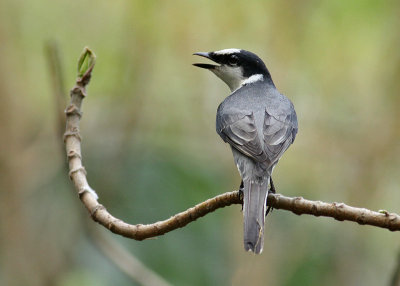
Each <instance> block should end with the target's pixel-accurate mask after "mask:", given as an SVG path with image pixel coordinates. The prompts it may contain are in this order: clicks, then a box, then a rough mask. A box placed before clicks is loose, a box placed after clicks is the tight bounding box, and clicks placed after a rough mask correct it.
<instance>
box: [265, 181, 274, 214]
mask: <svg viewBox="0 0 400 286" xmlns="http://www.w3.org/2000/svg"><path fill="white" fill-rule="evenodd" d="M269 184H270V188H269V190H268V194H269V193H271V194H276V189H275V186H274V182H273V181H272V177H271V179H270V182H269ZM266 207H267V210H266V211H265V216H267V215H268V214H269V213H270V212H271V213H272V211H273V209H274V208H273V207H270V206H266Z"/></svg>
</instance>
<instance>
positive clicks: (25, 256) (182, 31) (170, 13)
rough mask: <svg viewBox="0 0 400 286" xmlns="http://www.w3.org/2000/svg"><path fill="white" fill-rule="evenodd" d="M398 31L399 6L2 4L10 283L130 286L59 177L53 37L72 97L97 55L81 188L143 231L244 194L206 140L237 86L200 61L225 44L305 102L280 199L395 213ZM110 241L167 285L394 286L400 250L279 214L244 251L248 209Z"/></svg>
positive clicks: (40, 0) (346, 229)
mask: <svg viewBox="0 0 400 286" xmlns="http://www.w3.org/2000/svg"><path fill="white" fill-rule="evenodd" d="M399 27H400V2H399V1H372V0H368V1H367V0H365V1H364V0H363V1H361V0H357V1H344V0H340V1H311V0H310V1H295V0H290V1H256V0H254V1H246V2H243V1H183V0H178V1H121V0H117V1H93V0H82V1H49V0H37V1H23V0H20V1H11V0H3V1H1V2H0V43H1V44H0V100H1V104H0V128H1V132H0V142H1V148H0V156H1V157H0V217H1V225H0V284H1V285H60V286H69V285H127V284H129V283H130V284H131V285H135V283H132V282H131V281H130V280H129V278H127V277H126V276H125V275H124V274H122V273H121V272H120V271H119V270H118V269H117V268H116V267H115V266H114V265H113V264H112V263H110V262H109V261H108V259H107V258H105V257H104V256H103V255H102V253H101V252H100V251H99V250H98V249H97V247H96V246H94V243H93V237H92V236H90V235H89V233H88V225H89V226H92V227H93V223H92V222H90V219H89V216H88V215H87V213H86V210H85V209H84V208H83V206H82V205H81V203H80V202H79V200H78V199H77V196H76V195H75V193H74V192H73V191H72V190H71V184H70V183H69V181H68V179H67V175H66V172H65V170H64V165H63V164H64V161H65V158H64V157H65V156H64V154H63V152H62V148H61V146H60V138H59V136H58V132H59V130H57V124H56V120H57V112H56V105H55V96H54V92H53V88H52V83H51V77H50V72H49V68H48V63H47V61H46V60H47V59H46V56H47V54H46V50H45V46H46V44H47V43H48V42H49V41H55V42H57V43H58V45H59V47H60V51H61V55H62V63H63V70H64V79H65V83H66V88H65V92H66V94H67V90H68V88H70V87H71V86H72V84H73V82H74V77H75V74H76V72H75V70H76V62H77V57H78V55H79V54H80V51H81V50H82V48H83V47H84V46H86V45H87V46H89V47H91V48H92V49H93V50H94V51H95V52H96V54H97V56H98V61H97V65H96V68H95V72H94V76H93V80H92V82H91V84H90V87H89V96H88V98H87V99H86V100H85V103H84V107H83V111H84V117H83V121H82V126H81V127H82V128H81V129H82V134H83V136H84V137H83V154H84V164H85V166H86V168H87V170H88V173H89V175H88V178H89V182H90V183H91V185H92V187H93V188H95V189H96V190H97V192H98V193H99V195H100V202H101V203H103V204H104V205H106V206H107V208H108V210H109V211H110V212H111V213H112V214H114V215H116V216H117V217H121V218H122V219H124V220H126V221H128V222H131V223H150V222H154V221H156V220H160V219H164V218H166V217H169V216H171V215H173V214H175V213H176V212H178V211H181V210H184V209H186V208H188V207H190V206H192V205H194V204H195V203H198V202H200V201H202V200H204V199H206V198H209V197H211V196H214V195H217V194H219V193H222V192H225V191H230V190H233V189H236V188H237V187H238V184H239V176H238V174H237V171H236V169H235V166H234V164H233V163H232V157H231V152H230V150H229V148H228V146H227V145H225V144H223V143H222V141H221V140H220V139H219V138H218V136H217V135H216V133H215V131H214V122H215V112H216V108H217V106H218V104H219V102H221V101H222V100H223V98H224V97H225V96H226V95H228V93H229V91H228V89H227V87H226V86H225V85H224V84H223V82H222V81H220V80H218V79H217V78H215V76H214V75H212V74H211V73H207V72H205V71H204V70H199V69H196V68H194V67H192V66H191V63H193V62H195V61H199V59H197V58H195V57H193V56H192V55H191V54H192V53H193V52H196V51H211V50H218V49H223V48H230V47H237V48H244V49H248V50H251V51H254V52H255V53H257V54H258V55H259V56H260V57H261V58H263V59H264V60H265V62H266V64H267V66H268V67H269V69H270V71H271V73H272V76H273V79H274V81H275V84H276V86H277V87H278V89H279V90H280V91H281V92H282V93H284V94H286V95H287V96H288V97H290V98H291V100H292V101H293V102H294V104H295V106H296V110H297V114H298V117H299V126H300V130H299V134H298V137H297V139H296V142H295V144H294V145H293V146H292V147H291V148H290V149H289V150H288V152H287V153H286V154H285V156H284V158H283V159H282V160H281V161H280V163H279V166H278V168H276V170H275V173H274V181H275V182H276V185H277V188H278V191H279V192H282V193H284V194H285V195H289V196H304V197H306V198H308V199H313V200H323V201H339V202H346V203H347V204H350V205H354V206H362V207H366V208H370V209H374V210H378V209H387V210H389V211H394V212H397V213H400V207H399V201H400V192H399V186H400V176H399V172H400V167H399V166H400V144H399V139H400V111H399V106H400V96H399V92H400V52H399V51H400V34H399ZM95 228H97V230H99V231H102V232H105V230H104V229H101V227H100V226H97V225H96V226H95ZM107 235H108V234H107ZM110 236H111V235H110ZM112 237H113V239H115V240H116V241H118V242H119V243H120V244H122V245H124V246H125V247H126V248H127V249H129V251H130V252H131V253H132V254H134V255H135V256H136V257H137V258H139V259H140V260H141V261H142V262H143V263H145V264H146V265H147V266H148V267H150V268H151V269H152V270H153V271H155V272H156V273H158V274H159V275H161V276H162V277H164V278H165V279H166V280H167V281H169V282H170V283H171V284H173V285H243V284H246V285H388V283H389V281H390V277H391V275H392V272H393V269H394V267H395V263H396V257H397V252H398V250H399V240H398V234H397V233H390V232H388V231H385V230H382V229H378V228H373V227H361V226H358V225H356V224H354V223H348V222H336V221H333V220H331V219H326V218H315V217H311V216H301V217H298V216H295V215H293V214H292V213H289V212H286V211H274V212H273V213H272V215H271V216H270V217H268V219H267V222H266V243H265V249H264V253H263V254H262V255H260V256H254V255H250V254H248V253H245V252H244V251H243V247H242V215H241V212H240V206H233V207H230V208H227V209H223V210H219V211H217V212H216V213H213V214H211V215H208V216H206V217H205V218H202V219H200V220H199V221H197V222H195V223H192V224H190V225H189V226H187V227H185V228H184V229H180V230H177V231H174V232H172V233H169V234H167V235H165V236H163V237H159V238H157V239H152V240H147V241H144V242H137V241H132V240H128V239H124V238H120V237H115V236H112Z"/></svg>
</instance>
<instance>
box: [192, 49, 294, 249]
mask: <svg viewBox="0 0 400 286" xmlns="http://www.w3.org/2000/svg"><path fill="white" fill-rule="evenodd" d="M194 55H198V56H202V57H205V58H207V59H210V60H212V61H213V62H215V63H216V64H217V65H215V64H204V63H196V64H194V65H195V66H197V67H200V68H204V69H208V70H210V71H212V72H213V73H214V74H215V75H216V76H218V77H219V78H220V79H222V80H223V81H224V82H225V83H226V84H227V85H228V86H229V88H230V89H231V92H232V93H231V94H230V95H229V96H228V97H227V98H225V100H224V101H223V102H222V103H221V104H220V105H219V107H218V111H217V122H216V128H217V133H218V134H219V136H221V138H222V139H223V140H224V141H225V142H227V143H229V144H230V146H231V149H232V153H233V157H234V160H235V163H236V166H237V168H238V170H239V173H240V176H241V177H242V186H243V189H242V191H243V217H244V248H245V250H246V251H253V252H254V253H256V254H259V253H261V252H262V250H263V246H264V220H265V215H266V203H267V196H268V185H269V184H270V179H271V175H272V171H273V170H274V167H275V166H276V164H277V163H278V161H279V159H280V158H281V156H282V155H283V153H284V152H285V151H286V150H287V148H288V147H289V146H290V144H292V143H293V141H294V139H295V137H296V134H297V130H298V125H297V116H296V111H295V110H294V107H293V103H292V102H291V101H290V100H289V99H288V98H287V97H286V96H284V95H282V94H281V93H279V91H278V90H277V89H276V87H275V85H274V83H273V81H272V78H271V74H270V73H269V71H268V69H267V67H266V66H265V64H264V63H263V61H262V60H261V59H260V58H259V57H258V56H257V55H255V54H253V53H251V52H249V51H245V50H240V49H225V50H220V51H215V52H209V53H195V54H194Z"/></svg>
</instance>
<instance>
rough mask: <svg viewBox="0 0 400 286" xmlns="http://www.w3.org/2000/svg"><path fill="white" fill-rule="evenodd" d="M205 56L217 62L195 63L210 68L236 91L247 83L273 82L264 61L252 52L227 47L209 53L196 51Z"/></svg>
mask: <svg viewBox="0 0 400 286" xmlns="http://www.w3.org/2000/svg"><path fill="white" fill-rule="evenodd" d="M194 55H196V56H201V57H205V58H207V59H210V60H212V61H213V62H215V63H216V64H217V65H215V64H201V63H196V64H193V65H194V66H196V67H200V68H204V69H208V70H210V71H212V72H213V73H214V74H215V75H216V76H218V77H219V78H220V79H222V80H223V81H224V82H225V83H226V84H227V85H228V86H229V88H230V89H231V91H234V90H236V89H238V88H240V87H241V86H243V85H245V84H250V83H254V82H258V81H266V82H269V83H271V84H273V83H272V79H271V75H270V73H269V71H268V69H267V67H266V66H265V64H264V62H263V61H262V60H261V59H260V58H259V57H258V56H257V55H256V54H253V53H252V52H249V51H245V50H239V49H225V50H220V51H215V52H208V53H194Z"/></svg>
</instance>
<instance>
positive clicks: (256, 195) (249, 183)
mask: <svg viewBox="0 0 400 286" xmlns="http://www.w3.org/2000/svg"><path fill="white" fill-rule="evenodd" d="M243 195H244V196H243V217H244V248H245V250H246V251H253V252H254V253H256V254H259V253H261V252H262V250H263V246H264V221H265V208H266V202H267V195H268V180H263V181H258V180H255V181H253V180H246V181H244V190H243Z"/></svg>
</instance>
